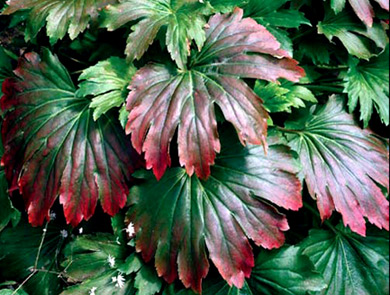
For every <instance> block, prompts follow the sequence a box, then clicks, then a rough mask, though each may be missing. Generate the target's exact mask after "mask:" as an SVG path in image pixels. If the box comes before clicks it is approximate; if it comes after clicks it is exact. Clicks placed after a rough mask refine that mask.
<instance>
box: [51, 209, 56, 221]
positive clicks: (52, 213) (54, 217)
mask: <svg viewBox="0 0 390 295" xmlns="http://www.w3.org/2000/svg"><path fill="white" fill-rule="evenodd" d="M56 218H57V214H55V213H54V212H53V211H52V212H50V220H56Z"/></svg>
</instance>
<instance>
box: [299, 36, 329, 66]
mask: <svg viewBox="0 0 390 295" xmlns="http://www.w3.org/2000/svg"><path fill="white" fill-rule="evenodd" d="M298 46H299V50H298V51H297V54H296V55H295V57H296V58H297V59H298V60H301V59H302V57H303V56H307V57H308V58H310V59H311V61H312V62H313V63H314V64H315V65H324V64H329V63H330V60H331V59H330V50H331V48H330V47H329V46H330V44H329V42H327V40H326V38H324V37H321V36H319V35H315V36H312V35H310V37H309V38H302V39H301V40H300V42H299V44H298Z"/></svg>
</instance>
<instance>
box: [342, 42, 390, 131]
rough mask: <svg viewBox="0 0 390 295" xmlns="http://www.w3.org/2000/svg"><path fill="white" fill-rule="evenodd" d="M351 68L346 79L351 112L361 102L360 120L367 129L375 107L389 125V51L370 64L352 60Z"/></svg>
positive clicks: (372, 60) (346, 91) (369, 62)
mask: <svg viewBox="0 0 390 295" xmlns="http://www.w3.org/2000/svg"><path fill="white" fill-rule="evenodd" d="M349 66H350V68H349V70H348V74H347V75H346V77H345V78H344V81H345V82H346V85H345V91H344V92H345V93H348V97H349V103H348V104H349V111H350V112H351V113H352V112H353V111H354V110H355V109H356V107H357V104H358V102H359V104H360V120H363V121H364V125H365V127H367V126H368V124H369V122H370V119H371V115H372V113H373V111H374V107H375V108H376V110H377V112H378V114H379V115H380V117H381V119H382V122H383V123H384V124H386V125H389V49H388V48H387V49H386V50H385V52H383V53H382V54H381V55H380V56H378V57H375V58H372V59H370V61H368V62H366V61H358V60H356V59H351V60H350V62H349Z"/></svg>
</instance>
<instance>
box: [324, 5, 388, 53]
mask: <svg viewBox="0 0 390 295" xmlns="http://www.w3.org/2000/svg"><path fill="white" fill-rule="evenodd" d="M318 32H319V33H320V34H324V35H325V36H326V37H327V38H328V39H329V40H330V41H333V39H334V38H338V39H339V40H340V41H341V42H342V43H343V45H344V46H345V48H346V49H347V50H348V52H349V54H351V55H354V56H356V57H358V58H362V59H366V60H368V59H370V58H371V57H372V56H375V55H376V53H377V52H378V48H379V49H381V50H383V49H385V48H386V46H387V44H388V37H387V34H386V31H385V30H384V29H383V27H382V26H381V24H378V23H375V24H374V25H373V26H372V27H371V28H370V27H366V26H365V25H364V24H362V23H361V22H359V20H356V18H355V17H354V15H351V14H350V13H349V12H348V11H346V10H345V11H343V12H341V13H339V14H337V15H336V14H335V13H334V12H333V11H332V10H330V9H327V10H326V13H325V18H324V20H323V21H322V22H320V23H319V24H318Z"/></svg>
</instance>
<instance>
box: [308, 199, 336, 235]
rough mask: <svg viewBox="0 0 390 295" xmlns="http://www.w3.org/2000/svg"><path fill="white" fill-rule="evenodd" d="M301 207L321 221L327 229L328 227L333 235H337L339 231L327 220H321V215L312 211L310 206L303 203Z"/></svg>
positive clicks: (314, 210)
mask: <svg viewBox="0 0 390 295" xmlns="http://www.w3.org/2000/svg"><path fill="white" fill-rule="evenodd" d="M303 207H305V208H306V209H307V210H309V211H310V212H311V213H313V214H314V215H315V216H317V217H318V218H319V219H321V221H322V223H323V224H325V225H326V226H327V227H329V228H330V229H331V230H332V231H333V232H334V233H336V234H338V233H339V231H338V230H337V229H336V228H335V227H334V226H333V224H332V223H330V222H329V221H328V220H322V218H321V215H320V214H319V213H318V211H317V210H316V209H314V208H313V207H312V206H310V205H309V204H308V203H306V202H303Z"/></svg>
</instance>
